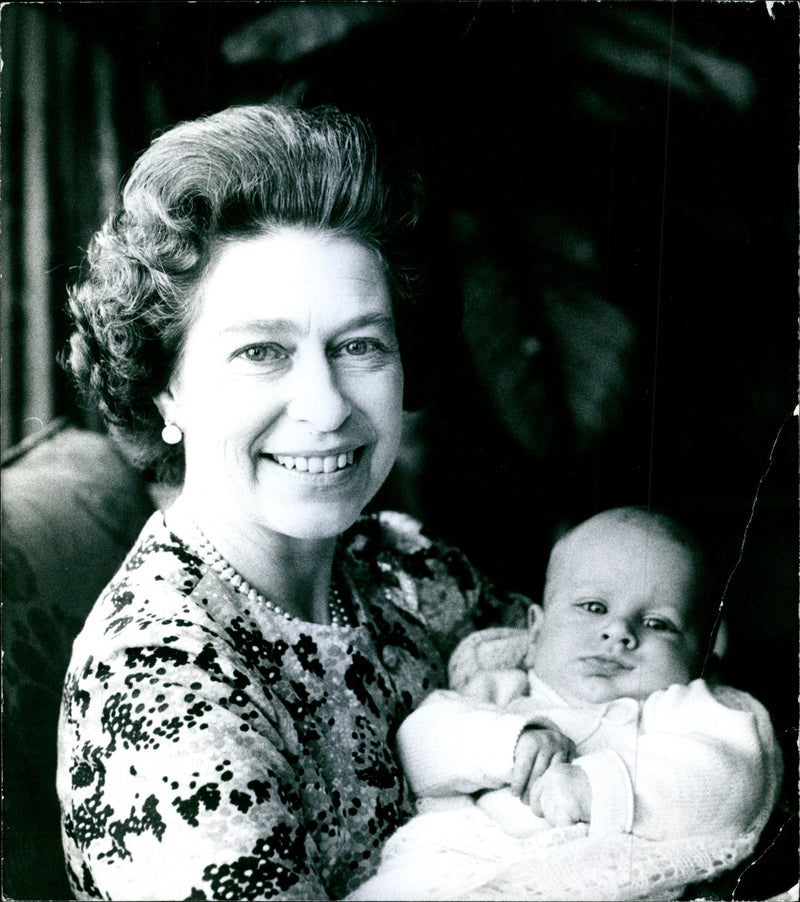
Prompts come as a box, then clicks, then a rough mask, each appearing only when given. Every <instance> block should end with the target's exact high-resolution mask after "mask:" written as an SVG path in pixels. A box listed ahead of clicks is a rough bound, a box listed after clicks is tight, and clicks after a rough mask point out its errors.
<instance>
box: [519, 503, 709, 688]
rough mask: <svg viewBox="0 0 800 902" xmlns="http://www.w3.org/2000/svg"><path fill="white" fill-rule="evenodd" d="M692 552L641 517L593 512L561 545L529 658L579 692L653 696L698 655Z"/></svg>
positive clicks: (535, 617) (557, 682)
mask: <svg viewBox="0 0 800 902" xmlns="http://www.w3.org/2000/svg"><path fill="white" fill-rule="evenodd" d="M694 579H695V569H694V564H693V559H692V556H691V555H690V554H689V552H687V551H686V550H685V549H684V548H683V547H682V546H681V545H680V544H678V543H677V542H676V541H674V540H673V539H670V538H668V537H666V536H664V535H661V534H660V533H659V532H657V531H653V532H650V531H648V530H646V528H645V527H643V526H642V525H641V524H631V523H623V522H618V521H617V522H614V521H609V520H604V519H603V518H602V517H598V518H594V519H593V520H590V521H588V522H587V523H585V524H583V525H582V526H580V527H578V529H576V530H575V531H574V532H573V533H571V534H570V535H569V536H567V538H566V539H565V540H563V541H562V543H560V544H559V545H558V546H556V548H555V549H554V552H553V555H552V557H551V564H550V568H549V570H548V578H547V585H546V587H545V598H544V609H543V610H542V608H540V607H539V606H538V605H534V609H533V611H532V618H531V620H532V622H531V626H530V634H531V653H530V656H529V662H530V664H531V666H533V668H534V670H535V671H536V674H537V675H538V676H539V677H540V678H541V679H543V680H544V681H545V682H546V683H547V684H548V685H550V686H551V687H552V688H553V689H555V690H556V691H557V692H558V693H559V694H560V695H562V696H563V697H564V698H566V699H568V700H570V701H575V702H607V701H611V700H613V699H615V698H622V697H628V698H636V699H644V698H646V697H647V696H648V695H650V694H651V693H653V692H655V691H656V690H657V689H665V688H666V687H667V686H671V685H672V684H673V683H682V684H685V683H688V682H689V681H690V680H691V679H692V678H693V677H694V676H695V675H696V671H697V668H698V665H699V655H700V637H699V631H698V628H697V625H696V623H695V618H694V617H693V616H692V614H693V612H692V603H691V599H692V598H693V587H694Z"/></svg>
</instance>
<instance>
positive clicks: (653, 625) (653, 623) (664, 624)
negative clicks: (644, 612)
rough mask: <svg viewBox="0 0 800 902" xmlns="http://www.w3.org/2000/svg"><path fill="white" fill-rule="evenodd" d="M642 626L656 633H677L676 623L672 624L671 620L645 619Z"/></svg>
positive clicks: (659, 618)
mask: <svg viewBox="0 0 800 902" xmlns="http://www.w3.org/2000/svg"><path fill="white" fill-rule="evenodd" d="M642 625H643V626H644V627H645V628H646V629H649V630H656V632H667V633H674V632H677V629H676V627H675V624H674V623H670V622H669V620H664V619H663V618H661V617H645V618H644V620H643V621H642Z"/></svg>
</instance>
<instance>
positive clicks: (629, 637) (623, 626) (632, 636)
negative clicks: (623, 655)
mask: <svg viewBox="0 0 800 902" xmlns="http://www.w3.org/2000/svg"><path fill="white" fill-rule="evenodd" d="M603 639H604V640H605V641H607V642H619V643H620V644H621V645H622V646H624V647H625V648H636V646H637V645H638V644H639V642H638V638H637V635H636V629H635V627H634V625H633V624H632V623H630V622H629V621H628V620H627V619H625V618H623V617H617V618H614V619H613V620H610V621H608V622H606V623H605V624H604V627H603Z"/></svg>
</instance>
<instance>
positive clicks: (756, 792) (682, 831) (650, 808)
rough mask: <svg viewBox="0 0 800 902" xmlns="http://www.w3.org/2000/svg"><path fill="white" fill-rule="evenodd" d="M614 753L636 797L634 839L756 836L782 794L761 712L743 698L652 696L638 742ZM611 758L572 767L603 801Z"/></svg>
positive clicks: (685, 691) (611, 774)
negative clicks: (582, 773)
mask: <svg viewBox="0 0 800 902" xmlns="http://www.w3.org/2000/svg"><path fill="white" fill-rule="evenodd" d="M616 752H617V753H618V754H619V755H620V756H621V758H622V759H623V760H624V763H625V766H626V768H627V771H628V775H629V778H630V783H631V786H632V789H633V822H632V830H633V833H634V834H635V835H637V836H640V837H643V838H646V839H658V840H662V839H671V838H679V837H686V836H692V835H702V834H729V835H732V834H737V835H744V834H749V833H752V832H754V831H758V832H760V830H761V829H762V828H763V826H764V824H765V823H766V821H767V819H768V817H769V814H770V813H771V811H772V808H773V806H774V804H775V801H776V799H777V794H778V791H779V788H780V780H781V758H780V751H779V747H778V745H777V742H776V740H775V736H774V734H773V731H772V726H771V723H770V719H769V715H768V714H767V712H766V710H765V709H764V708H763V706H762V705H761V704H760V703H759V702H757V701H756V700H755V699H754V698H752V697H751V696H749V695H747V694H746V693H743V692H739V691H737V690H735V689H731V688H729V687H717V688H715V689H710V688H709V687H708V685H707V684H706V683H705V682H704V681H702V680H695V681H694V682H692V683H690V684H689V685H688V686H671V687H669V689H666V690H664V691H662V692H656V693H654V695H652V696H651V697H650V698H649V699H648V700H647V701H646V702H645V703H644V705H643V707H642V714H641V722H640V730H639V735H638V737H636V740H635V742H630V743H626V744H625V745H622V746H619V747H618V748H617V749H616ZM613 758H614V759H615V760H613V761H612V760H610V757H609V754H608V752H607V751H599V752H597V753H595V754H590V755H587V756H585V757H583V758H582V759H580V760H579V761H578V762H577V763H578V764H579V766H583V767H584V769H585V770H586V772H587V773H588V774H589V777H590V782H591V783H592V785H593V790H595V791H599V792H600V794H601V795H603V796H604V797H605V795H607V792H606V790H607V789H608V787H609V786H612V785H614V784H615V783H618V782H619V759H618V758H617V757H616V755H614V756H613ZM594 808H595V806H594V804H593V811H594ZM593 825H594V818H593Z"/></svg>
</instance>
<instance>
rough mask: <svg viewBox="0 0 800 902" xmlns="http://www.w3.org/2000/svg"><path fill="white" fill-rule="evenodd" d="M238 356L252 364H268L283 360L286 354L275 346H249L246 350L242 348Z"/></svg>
mask: <svg viewBox="0 0 800 902" xmlns="http://www.w3.org/2000/svg"><path fill="white" fill-rule="evenodd" d="M236 356H237V357H243V358H244V359H245V360H249V361H250V362H251V363H266V362H268V361H271V360H280V359H282V358H283V357H285V356H286V352H285V351H284V350H283V349H282V348H278V347H276V346H275V345H267V344H258V345H248V346H247V347H246V348H242V350H241V351H239V352H238V353H237V354H236Z"/></svg>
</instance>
